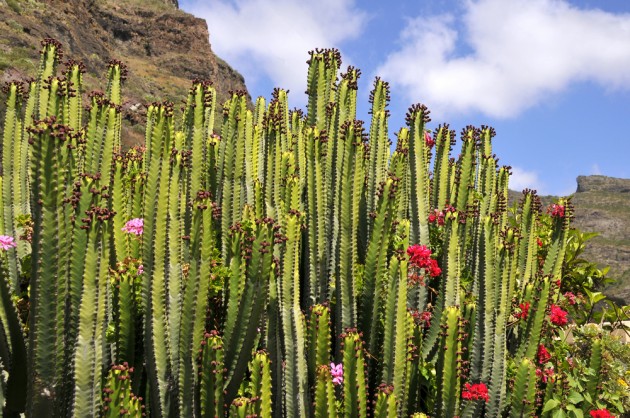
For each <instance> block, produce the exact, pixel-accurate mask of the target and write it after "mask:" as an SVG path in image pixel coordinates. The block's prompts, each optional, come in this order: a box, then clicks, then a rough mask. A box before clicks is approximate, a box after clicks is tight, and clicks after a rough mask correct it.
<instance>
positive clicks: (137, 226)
mask: <svg viewBox="0 0 630 418" xmlns="http://www.w3.org/2000/svg"><path fill="white" fill-rule="evenodd" d="M143 227H144V219H142V218H134V219H132V220H130V221H127V223H126V224H125V226H123V227H122V228H121V229H122V230H123V231H124V232H126V233H128V234H135V235H142V230H143Z"/></svg>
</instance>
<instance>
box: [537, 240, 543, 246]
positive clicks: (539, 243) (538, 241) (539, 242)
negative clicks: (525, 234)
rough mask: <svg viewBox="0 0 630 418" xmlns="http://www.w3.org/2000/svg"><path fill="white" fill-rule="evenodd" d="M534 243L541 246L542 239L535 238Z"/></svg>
mask: <svg viewBox="0 0 630 418" xmlns="http://www.w3.org/2000/svg"><path fill="white" fill-rule="evenodd" d="M536 244H538V246H539V247H542V245H543V244H542V240H541V239H540V238H536Z"/></svg>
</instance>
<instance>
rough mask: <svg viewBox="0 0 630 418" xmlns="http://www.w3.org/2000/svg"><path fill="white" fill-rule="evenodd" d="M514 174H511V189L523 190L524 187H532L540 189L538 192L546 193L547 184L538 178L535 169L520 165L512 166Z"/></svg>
mask: <svg viewBox="0 0 630 418" xmlns="http://www.w3.org/2000/svg"><path fill="white" fill-rule="evenodd" d="M511 171H512V175H511V176H510V190H516V191H519V192H520V191H521V190H524V189H532V190H536V191H538V194H540V195H543V194H545V190H544V189H545V185H544V184H543V183H542V182H541V181H540V179H539V178H538V173H536V172H535V171H527V170H524V169H522V168H519V167H512V170H511Z"/></svg>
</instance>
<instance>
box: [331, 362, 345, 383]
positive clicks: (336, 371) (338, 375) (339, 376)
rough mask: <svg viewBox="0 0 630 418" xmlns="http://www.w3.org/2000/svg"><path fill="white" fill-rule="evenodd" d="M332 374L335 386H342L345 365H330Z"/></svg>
mask: <svg viewBox="0 0 630 418" xmlns="http://www.w3.org/2000/svg"><path fill="white" fill-rule="evenodd" d="M330 374H331V376H332V378H333V384H334V385H340V384H342V383H343V364H342V363H339V364H335V363H330Z"/></svg>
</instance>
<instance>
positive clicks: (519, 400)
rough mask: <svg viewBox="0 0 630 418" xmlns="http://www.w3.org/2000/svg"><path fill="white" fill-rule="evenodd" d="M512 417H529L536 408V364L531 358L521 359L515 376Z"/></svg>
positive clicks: (512, 394)
mask: <svg viewBox="0 0 630 418" xmlns="http://www.w3.org/2000/svg"><path fill="white" fill-rule="evenodd" d="M510 397H511V400H512V404H511V408H510V417H511V418H521V417H529V416H532V415H533V414H534V413H535V410H536V366H535V365H534V363H532V361H531V360H530V359H527V358H524V359H523V360H521V362H520V364H519V365H518V369H517V371H516V376H515V378H514V389H513V390H512V393H511V395H510Z"/></svg>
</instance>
